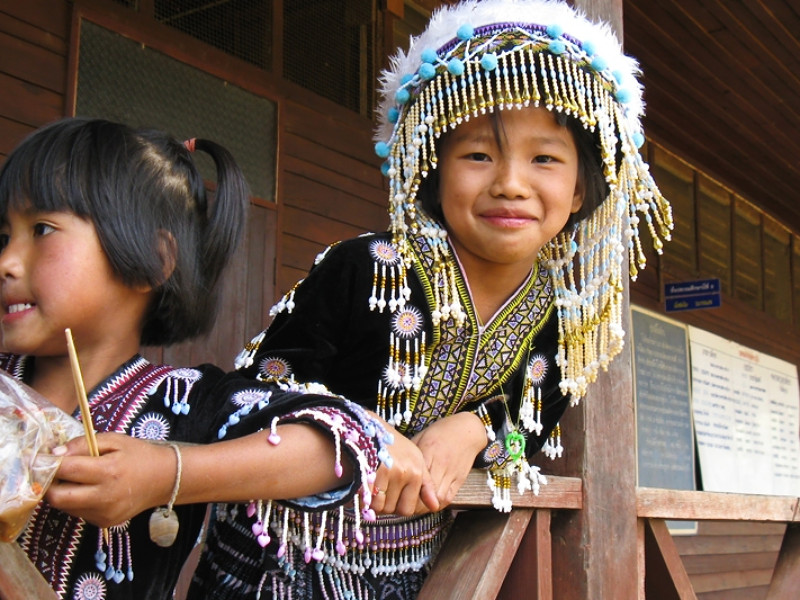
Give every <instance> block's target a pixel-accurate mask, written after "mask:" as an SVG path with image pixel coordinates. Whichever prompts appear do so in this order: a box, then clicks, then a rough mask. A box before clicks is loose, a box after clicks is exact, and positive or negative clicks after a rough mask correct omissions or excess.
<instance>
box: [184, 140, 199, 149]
mask: <svg viewBox="0 0 800 600" xmlns="http://www.w3.org/2000/svg"><path fill="white" fill-rule="evenodd" d="M196 141H197V138H191V139H189V140H186V141H185V142H183V145H184V146H186V149H187V150H188V151H189V152H194V144H195V142H196Z"/></svg>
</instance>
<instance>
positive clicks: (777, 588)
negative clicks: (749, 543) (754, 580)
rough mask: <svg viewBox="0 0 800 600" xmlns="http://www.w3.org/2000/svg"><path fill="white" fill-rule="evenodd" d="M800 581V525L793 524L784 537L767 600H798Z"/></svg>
mask: <svg viewBox="0 0 800 600" xmlns="http://www.w3.org/2000/svg"><path fill="white" fill-rule="evenodd" d="M798 580H800V524H798V523H792V524H791V525H789V526H788V527H787V528H786V533H784V535H783V544H781V552H780V554H779V555H778V563H777V564H776V565H775V570H774V571H773V572H772V581H770V583H769V590H768V591H767V600H796V598H797V590H798Z"/></svg>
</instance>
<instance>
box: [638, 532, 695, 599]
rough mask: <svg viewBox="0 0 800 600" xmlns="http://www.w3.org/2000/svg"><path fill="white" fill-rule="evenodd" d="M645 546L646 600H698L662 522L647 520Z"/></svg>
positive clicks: (672, 541) (673, 543)
mask: <svg viewBox="0 0 800 600" xmlns="http://www.w3.org/2000/svg"><path fill="white" fill-rule="evenodd" d="M644 543H645V548H644V553H645V573H646V574H647V575H646V577H645V592H644V596H645V598H647V599H648V600H697V596H696V595H695V593H694V590H693V589H692V582H691V581H689V575H688V574H687V573H686V568H685V567H684V566H683V561H682V560H681V557H680V554H678V549H677V548H676V546H675V540H673V539H672V536H671V535H670V533H669V530H668V529H667V524H666V523H665V522H664V521H663V520H662V519H647V522H646V523H645V539H644Z"/></svg>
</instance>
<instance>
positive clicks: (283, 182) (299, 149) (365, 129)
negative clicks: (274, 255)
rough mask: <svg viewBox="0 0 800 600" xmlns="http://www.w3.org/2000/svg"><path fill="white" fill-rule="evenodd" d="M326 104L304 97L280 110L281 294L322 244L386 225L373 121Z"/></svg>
mask: <svg viewBox="0 0 800 600" xmlns="http://www.w3.org/2000/svg"><path fill="white" fill-rule="evenodd" d="M298 98H302V99H307V102H300V101H298ZM326 104H327V101H324V100H320V99H317V100H315V99H314V97H312V95H311V94H308V93H307V92H305V91H298V92H297V94H293V95H292V97H291V98H287V99H286V101H285V102H284V103H283V104H282V111H281V114H280V120H279V121H280V122H279V130H280V144H279V155H278V156H279V158H278V165H279V172H280V179H279V198H280V204H281V207H282V211H281V229H280V241H279V243H280V246H281V250H282V254H281V259H280V267H279V269H278V279H277V291H278V292H279V293H284V292H286V291H288V290H289V289H290V288H291V287H292V286H293V285H294V284H295V283H296V282H297V280H298V279H300V278H302V277H303V276H304V275H305V273H306V272H307V270H308V269H309V268H310V266H311V265H312V264H313V260H314V257H315V256H316V254H317V253H318V252H319V251H320V250H322V249H323V248H324V247H325V246H327V245H328V244H330V243H333V242H336V241H340V240H344V239H347V238H351V237H353V236H356V235H359V234H361V233H364V232H365V231H381V230H385V229H386V227H387V225H388V217H387V210H386V197H387V196H386V191H385V190H386V186H385V184H384V181H383V177H382V175H381V173H380V169H379V167H380V161H379V160H378V158H377V157H376V156H375V154H374V153H373V152H372V148H373V143H372V137H371V134H372V125H371V122H370V121H369V120H367V119H364V118H362V117H359V116H358V115H355V114H345V111H343V110H341V109H340V108H339V107H333V106H326Z"/></svg>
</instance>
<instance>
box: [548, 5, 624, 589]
mask: <svg viewBox="0 0 800 600" xmlns="http://www.w3.org/2000/svg"><path fill="white" fill-rule="evenodd" d="M572 4H573V5H574V6H575V7H576V8H578V9H580V10H583V11H584V12H585V13H586V15H587V16H588V17H589V18H590V19H602V20H603V21H606V22H608V23H609V24H610V25H611V27H612V28H613V29H614V30H615V31H616V33H617V36H618V37H619V38H620V39H622V0H573V2H572ZM624 294H625V304H624V306H623V315H624V321H625V323H624V325H625V331H626V332H628V339H626V345H625V349H624V350H623V352H622V353H620V355H618V356H617V357H616V358H615V359H614V361H613V362H612V363H611V366H610V367H609V370H608V372H607V373H602V374H601V375H600V376H599V377H598V379H597V381H596V382H594V384H592V385H591V386H589V391H588V393H587V396H586V397H585V398H584V399H583V400H582V402H581V405H580V407H578V408H570V409H568V410H567V414H566V415H565V418H564V419H563V421H562V432H563V436H564V440H565V446H566V453H567V460H565V461H563V466H560V467H559V466H557V465H558V463H559V461H555V462H554V463H553V465H552V466H548V465H546V464H544V463H540V464H543V466H544V468H545V469H546V470H552V469H553V468H557V469H559V474H561V475H570V476H577V477H580V478H581V479H582V480H583V510H580V511H568V512H562V513H557V514H556V515H554V517H553V523H552V539H553V597H554V598H555V599H556V600H585V599H586V598H614V599H615V600H628V599H631V600H632V599H635V598H637V597H638V592H639V574H638V570H639V568H640V567H639V563H640V561H639V554H638V541H639V535H638V529H637V527H638V526H637V517H636V453H635V431H636V424H635V417H634V406H633V384H632V380H633V377H632V371H631V368H632V367H631V352H630V331H631V327H630V312H629V298H630V293H629V286H628V284H627V282H626V284H625V291H624Z"/></svg>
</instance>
